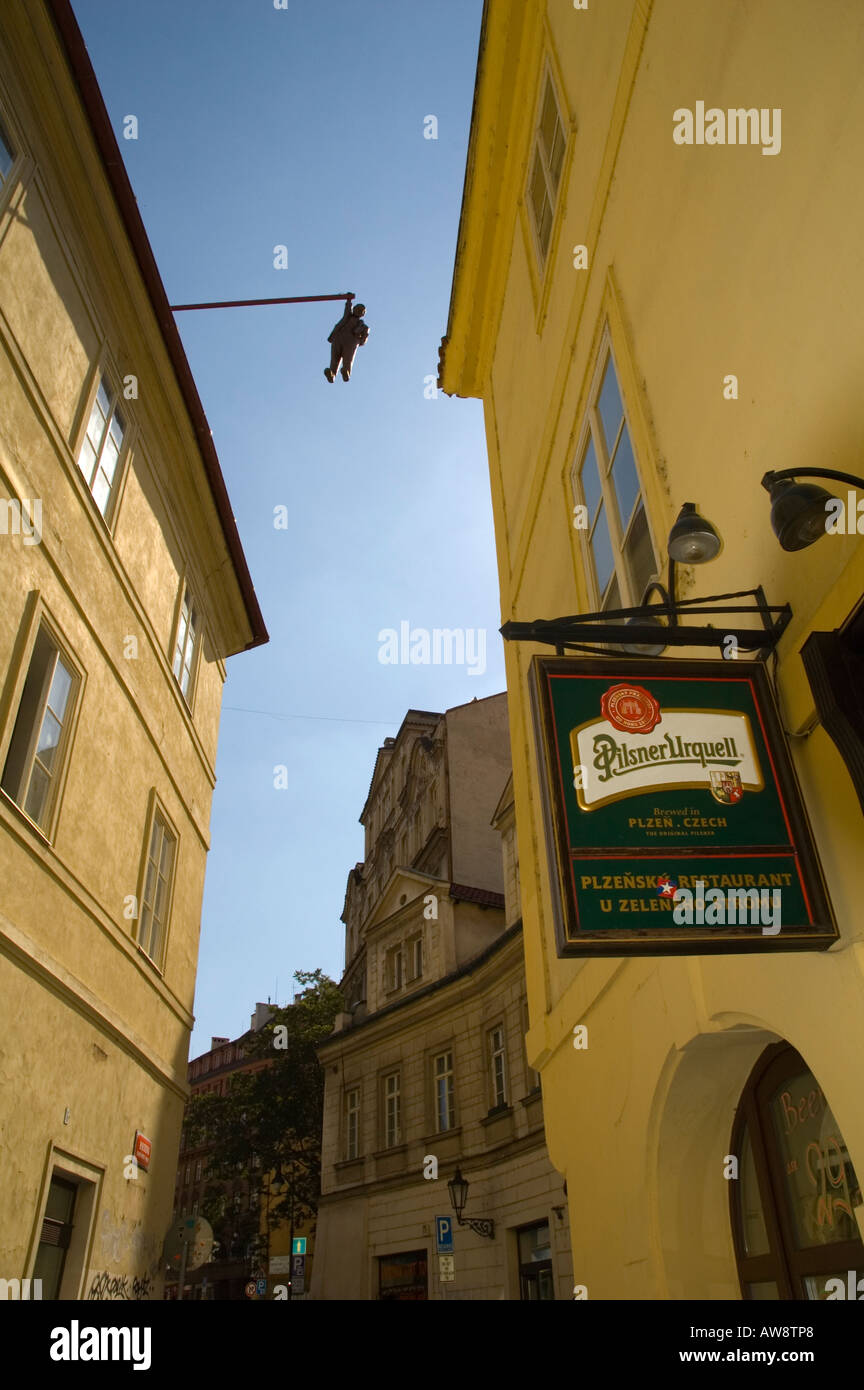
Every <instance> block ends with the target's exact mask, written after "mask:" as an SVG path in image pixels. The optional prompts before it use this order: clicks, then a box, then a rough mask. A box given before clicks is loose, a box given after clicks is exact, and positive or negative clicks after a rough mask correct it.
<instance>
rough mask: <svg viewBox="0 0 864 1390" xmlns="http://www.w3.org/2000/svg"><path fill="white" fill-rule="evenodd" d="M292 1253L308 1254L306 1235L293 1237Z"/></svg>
mask: <svg viewBox="0 0 864 1390" xmlns="http://www.w3.org/2000/svg"><path fill="white" fill-rule="evenodd" d="M291 1254H292V1255H305V1254H306V1237H305V1236H295V1237H294V1239H293V1240H292V1242H291Z"/></svg>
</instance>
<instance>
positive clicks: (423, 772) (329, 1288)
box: [312, 695, 570, 1300]
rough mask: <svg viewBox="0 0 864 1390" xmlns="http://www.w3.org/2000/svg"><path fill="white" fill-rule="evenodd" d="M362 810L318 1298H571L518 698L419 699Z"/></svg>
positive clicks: (335, 1066)
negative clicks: (440, 1231)
mask: <svg viewBox="0 0 864 1390" xmlns="http://www.w3.org/2000/svg"><path fill="white" fill-rule="evenodd" d="M361 821H362V823H363V824H364V826H365V829H366V857H365V860H364V862H363V863H361V864H358V865H357V866H356V867H355V868H354V869H352V871H351V873H350V875H349V880H348V891H347V894H346V900H345V912H344V916H343V920H344V922H345V929H346V970H345V977H344V980H343V985H342V988H343V992H344V995H345V1002H346V1006H347V1011H346V1012H345V1013H344V1014H342V1015H340V1017H339V1019H338V1020H337V1022H338V1028H337V1031H336V1032H335V1033H334V1034H333V1036H332V1038H331V1039H329V1040H328V1041H327V1042H326V1043H325V1044H324V1045H323V1047H322V1048H321V1049H320V1051H319V1057H320V1060H321V1065H322V1067H323V1068H324V1071H325V1077H326V1089H325V1101H324V1126H323V1147H322V1198H321V1203H320V1207H319V1212H318V1237H317V1246H316V1250H317V1261H316V1265H315V1271H314V1275H313V1283H312V1297H313V1298H318V1299H359V1300H369V1299H388V1300H389V1299H398V1300H407V1299H411V1300H422V1299H519V1298H520V1297H523V1298H552V1297H554V1298H561V1297H567V1296H569V1293H570V1289H569V1281H570V1258H569V1241H568V1232H567V1222H566V1198H565V1196H564V1191H563V1183H562V1179H561V1176H560V1174H558V1173H556V1172H555V1170H554V1168H553V1167H552V1165H551V1164H550V1162H549V1159H548V1156H547V1153H546V1148H545V1143H544V1138H543V1104H542V1099H541V1094H540V1088H539V1078H537V1076H536V1075H535V1074H534V1073H533V1072H532V1071H531V1069H530V1067H529V1066H528V1063H527V1059H526V1055H525V1047H524V1032H525V1028H526V1025H527V1010H526V1001H525V982H524V967H523V959H522V930H521V922H520V910H519V882H518V853H517V847H516V837H515V819H514V812H513V799H512V789H511V784H510V778H509V754H508V747H507V709H506V697H505V696H504V695H497V696H492V697H491V698H489V699H486V700H475V701H472V702H471V703H470V704H467V705H462V706H459V707H457V708H456V709H452V710H448V711H447V713H446V714H444V715H439V714H433V713H427V712H424V711H417V710H411V711H409V713H408V714H407V715H406V717H405V720H404V722H403V724H402V727H401V729H400V731H399V733H398V735H397V736H396V738H394V739H387V740H386V742H385V744H384V746H383V747H382V748H381V749H380V750H379V753H378V757H377V760H376V764H375V771H374V775H373V778H372V785H371V787H370V791H369V796H368V799H367V802H366V805H365V807H364V810H363V814H362V816H361ZM457 1168H459V1169H460V1170H461V1173H462V1175H463V1177H464V1178H466V1179H467V1180H468V1182H469V1185H470V1186H469V1194H468V1200H467V1204H466V1207H465V1210H464V1219H465V1220H466V1221H467V1220H469V1219H478V1220H490V1221H491V1222H493V1223H494V1236H492V1235H486V1234H483V1233H482V1231H481V1232H478V1231H477V1230H472V1229H471V1228H470V1227H469V1226H468V1225H463V1226H459V1225H458V1224H457V1222H456V1220H455V1217H454V1215H453V1210H452V1207H451V1203H450V1198H449V1193H448V1189H447V1183H448V1181H449V1179H450V1178H451V1177H452V1176H453V1174H454V1173H455V1171H456V1169H457ZM440 1217H449V1218H450V1220H451V1223H452V1230H453V1243H452V1252H453V1253H452V1260H453V1264H452V1277H450V1275H449V1271H448V1269H447V1267H446V1264H445V1266H444V1268H443V1270H442V1268H441V1266H440V1264H439V1257H438V1253H437V1249H436V1244H437V1242H436V1218H440ZM442 1274H443V1275H444V1276H445V1277H443V1278H442Z"/></svg>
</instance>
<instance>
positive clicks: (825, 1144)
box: [768, 1071, 861, 1250]
mask: <svg viewBox="0 0 864 1390" xmlns="http://www.w3.org/2000/svg"><path fill="white" fill-rule="evenodd" d="M768 1108H769V1110H770V1112H771V1119H772V1121H773V1126H774V1133H775V1134H776V1136H777V1144H778V1147H779V1149H780V1155H781V1159H782V1164H783V1167H782V1172H783V1175H784V1178H785V1184H784V1185H785V1189H786V1198H787V1205H788V1210H789V1214H790V1217H791V1220H792V1226H793V1232H794V1237H795V1245H796V1248H797V1249H799V1250H803V1249H807V1248H808V1247H809V1246H813V1245H833V1244H836V1243H837V1242H838V1241H844V1240H853V1241H856V1242H858V1241H859V1240H860V1236H859V1232H858V1225H857V1222H856V1220H855V1214H854V1207H855V1205H856V1204H857V1203H858V1202H860V1201H861V1193H860V1191H859V1186H858V1179H857V1178H856V1176H855V1170H854V1168H853V1167H852V1161H851V1159H850V1157H849V1151H848V1149H847V1148H846V1143H845V1141H844V1139H843V1136H842V1134H841V1133H840V1128H839V1126H838V1124H837V1121H836V1120H835V1118H834V1115H833V1114H832V1112H831V1109H830V1108H829V1106H828V1104H827V1102H826V1100H825V1097H824V1095H823V1094H822V1091H821V1089H820V1087H819V1083H818V1082H817V1081H816V1078H815V1077H814V1076H813V1074H812V1072H810V1071H802V1072H800V1073H799V1074H798V1075H797V1076H794V1077H789V1078H787V1079H786V1080H785V1081H783V1082H781V1084H780V1086H779V1088H778V1089H777V1090H776V1091H775V1093H774V1095H773V1096H772V1097H771V1100H770V1102H769V1106H768Z"/></svg>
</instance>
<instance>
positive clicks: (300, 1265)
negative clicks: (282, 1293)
mask: <svg viewBox="0 0 864 1390" xmlns="http://www.w3.org/2000/svg"><path fill="white" fill-rule="evenodd" d="M303 1244H304V1245H305V1244H306V1242H305V1240H304V1242H303ZM305 1288H306V1256H305V1255H292V1256H291V1292H292V1294H296V1293H303V1292H304V1290H305Z"/></svg>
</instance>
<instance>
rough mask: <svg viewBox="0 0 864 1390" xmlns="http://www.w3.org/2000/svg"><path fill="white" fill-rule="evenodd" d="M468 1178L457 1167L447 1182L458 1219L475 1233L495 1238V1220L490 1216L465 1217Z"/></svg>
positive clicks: (460, 1223)
mask: <svg viewBox="0 0 864 1390" xmlns="http://www.w3.org/2000/svg"><path fill="white" fill-rule="evenodd" d="M468 1186H469V1184H468V1180H467V1178H463V1176H462V1173H461V1172H460V1170H459V1169H458V1168H457V1169H456V1172H455V1173H454V1174H453V1176H452V1178H451V1179H450V1181H449V1182H448V1184H447V1191H448V1192H449V1193H450V1204H451V1206H452V1207H453V1210H454V1212H455V1213H456V1220H457V1222H458V1224H459V1225H460V1226H467V1227H468V1228H469V1229H470V1230H472V1231H474V1233H475V1235H478V1236H487V1237H488V1238H489V1240H494V1239H495V1222H494V1221H493V1220H492V1219H491V1218H490V1217H479V1218H478V1217H475V1218H472V1217H465V1218H464V1219H463V1216H462V1212H463V1210H464V1208H465V1203H466V1202H467V1200H468Z"/></svg>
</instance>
